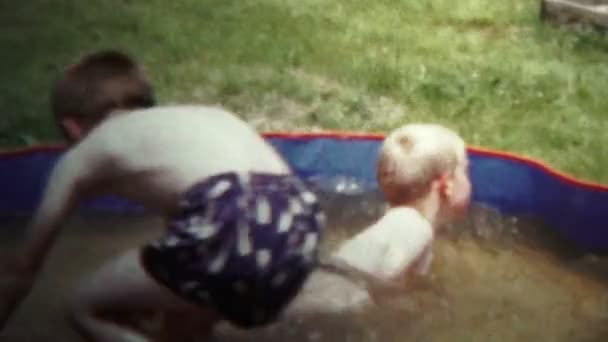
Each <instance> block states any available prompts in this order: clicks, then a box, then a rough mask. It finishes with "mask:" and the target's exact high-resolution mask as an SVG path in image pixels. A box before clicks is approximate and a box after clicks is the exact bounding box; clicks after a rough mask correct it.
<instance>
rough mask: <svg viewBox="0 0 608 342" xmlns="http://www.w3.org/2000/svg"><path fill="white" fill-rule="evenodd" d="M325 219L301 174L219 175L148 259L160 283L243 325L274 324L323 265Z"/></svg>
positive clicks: (185, 207) (193, 198) (185, 203)
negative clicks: (320, 262) (321, 242)
mask: <svg viewBox="0 0 608 342" xmlns="http://www.w3.org/2000/svg"><path fill="white" fill-rule="evenodd" d="M324 219H325V218H324V214H323V212H322V210H321V208H320V206H319V203H318V201H317V198H316V196H315V195H314V194H313V193H312V192H311V191H310V190H309V189H308V187H307V186H306V185H305V184H304V183H303V182H302V180H300V179H299V178H298V177H296V176H293V175H270V174H259V173H249V174H236V173H226V174H220V175H216V176H213V177H210V178H208V179H206V180H205V181H203V182H201V183H199V184H196V185H195V186H193V187H192V188H191V189H190V190H189V191H188V192H187V193H186V194H185V195H184V196H183V198H182V200H181V201H180V210H179V212H178V213H177V214H176V215H175V216H174V217H172V219H171V221H170V222H169V227H168V229H167V233H166V234H165V235H164V236H163V237H162V238H161V239H159V240H157V241H155V242H153V243H151V244H149V245H147V246H145V247H144V248H143V250H142V255H141V260H142V265H143V267H144V268H145V269H146V271H147V272H148V273H149V274H150V276H152V277H153V278H154V279H156V280H157V281H159V282H160V283H161V284H163V285H164V286H166V287H168V288H169V289H171V290H172V291H173V292H175V293H177V294H178V295H180V296H181V297H182V298H185V299H187V300H189V301H191V302H194V303H197V304H199V305H201V306H203V307H206V308H210V309H213V310H215V311H216V312H217V313H219V314H220V315H221V316H222V318H223V319H226V320H227V321H230V322H231V323H233V324H235V325H237V326H241V327H253V326H258V325H263V324H267V323H270V322H272V321H274V320H276V319H277V318H278V316H279V315H280V314H281V312H282V311H283V309H284V308H285V307H286V306H287V305H288V304H289V303H290V302H291V300H292V299H293V298H294V297H295V296H296V295H297V293H298V292H299V290H300V289H301V287H302V285H303V283H304V282H305V281H306V279H307V277H308V275H309V274H310V272H311V271H312V270H313V268H314V267H315V266H316V263H317V257H318V246H319V240H320V238H321V235H322V230H323V226H324Z"/></svg>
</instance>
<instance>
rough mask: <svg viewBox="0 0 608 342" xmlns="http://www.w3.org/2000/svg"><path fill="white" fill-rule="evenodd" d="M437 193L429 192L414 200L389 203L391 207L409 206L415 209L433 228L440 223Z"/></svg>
mask: <svg viewBox="0 0 608 342" xmlns="http://www.w3.org/2000/svg"><path fill="white" fill-rule="evenodd" d="M437 196H438V195H437V194H435V193H434V192H430V193H429V194H428V195H427V196H425V197H423V198H420V199H417V200H414V201H410V202H407V203H402V204H399V205H391V206H390V207H391V208H397V207H409V208H412V209H414V210H416V211H417V212H418V213H420V215H422V217H424V218H425V219H427V221H429V223H430V224H431V226H433V229H436V226H437V225H439V224H440V222H439V221H440V218H439V216H440V215H439V211H440V208H439V198H437Z"/></svg>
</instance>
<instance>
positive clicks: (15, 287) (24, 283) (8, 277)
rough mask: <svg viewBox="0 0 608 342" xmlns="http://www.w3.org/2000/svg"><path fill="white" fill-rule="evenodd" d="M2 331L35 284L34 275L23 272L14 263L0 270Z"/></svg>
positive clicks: (0, 323) (0, 328) (0, 317)
mask: <svg viewBox="0 0 608 342" xmlns="http://www.w3.org/2000/svg"><path fill="white" fill-rule="evenodd" d="M0 272H1V273H0V331H1V330H2V329H4V326H5V325H6V322H7V321H8V320H9V318H10V317H11V315H12V314H13V312H14V311H15V309H17V307H19V304H20V303H21V301H23V299H24V298H25V297H26V296H27V295H28V294H29V292H30V289H31V288H32V284H33V279H34V277H33V274H30V273H28V272H24V271H21V270H20V268H19V267H17V264H16V263H14V262H11V263H8V264H6V265H3V266H2V267H1V269H0Z"/></svg>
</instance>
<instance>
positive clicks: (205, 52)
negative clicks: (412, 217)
mask: <svg viewBox="0 0 608 342" xmlns="http://www.w3.org/2000/svg"><path fill="white" fill-rule="evenodd" d="M538 6H539V4H538V0H505V1H491V0H463V1H458V2H454V1H451V0H433V1H431V0H416V1H413V0H411V1H396V0H378V1H362V0H351V1H321V0H307V1H296V0H251V1H246V2H243V1H231V0H175V1H171V2H169V1H163V0H147V1H143V0H122V1H118V0H117V1H111V2H110V1H102V0H89V1H86V2H84V1H82V2H76V1H69V0H54V1H48V0H28V1H21V2H14V1H9V0H0V43H1V44H2V63H0V75H2V76H1V78H0V108H1V109H2V112H3V114H2V115H3V118H2V120H0V146H3V147H14V146H24V145H28V144H35V143H40V142H52V141H58V134H57V132H56V130H55V127H53V125H52V123H51V120H50V114H49V110H48V99H47V93H48V88H49V83H50V82H51V80H52V78H53V77H54V76H55V75H56V73H57V72H58V70H59V69H60V68H61V67H62V66H63V65H65V64H67V63H70V62H72V61H73V60H74V59H75V58H77V57H78V56H79V55H81V54H84V53H86V52H89V51H91V50H94V49H99V48H106V47H116V48H121V49H124V50H126V51H128V52H130V53H132V54H133V55H135V56H136V57H137V58H138V59H139V60H140V61H141V62H142V63H143V64H144V66H145V68H146V70H147V71H148V72H149V74H150V75H151V78H152V79H153V81H154V83H155V85H156V87H157V92H158V96H159V99H160V101H161V102H163V103H171V102H197V103H221V104H223V105H225V106H226V107H228V108H230V109H232V110H234V111H236V112H238V113H239V114H241V115H242V116H243V117H245V118H247V119H248V120H249V121H250V122H251V123H253V124H254V125H256V126H257V127H258V128H259V129H261V130H278V129H281V130H290V131H295V130H298V131H299V130H328V129H329V130H356V131H373V132H386V131H388V130H390V129H391V128H393V127H395V126H397V125H400V124H403V123H406V122H410V121H415V120H424V121H435V122H440V123H443V124H446V125H448V126H450V127H453V128H455V129H457V130H459V131H460V132H461V133H462V134H463V136H464V137H465V138H466V139H467V141H468V142H469V143H471V144H475V145H481V146H484V147H488V148H495V149H502V150H508V151H513V152H517V153H521V154H524V155H527V156H531V157H534V158H537V159H542V160H544V161H546V162H548V163H549V164H550V165H552V166H553V167H555V168H557V169H559V170H561V171H565V172H568V173H571V174H573V175H575V176H577V177H579V178H584V179H589V180H593V181H598V182H603V183H608V172H605V167H606V166H608V147H607V146H608V134H605V132H607V131H608V117H607V116H606V115H607V114H606V110H607V109H608V96H607V95H608V90H607V89H608V87H607V83H608V68H606V60H607V57H608V56H607V55H608V38H606V37H604V36H602V35H600V34H597V33H592V32H587V33H576V32H572V31H567V30H563V29H559V28H556V27H552V26H547V25H543V24H541V23H539V20H538Z"/></svg>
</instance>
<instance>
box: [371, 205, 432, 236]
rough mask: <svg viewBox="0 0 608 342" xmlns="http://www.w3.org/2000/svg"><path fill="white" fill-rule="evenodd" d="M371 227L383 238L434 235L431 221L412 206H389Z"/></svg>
mask: <svg viewBox="0 0 608 342" xmlns="http://www.w3.org/2000/svg"><path fill="white" fill-rule="evenodd" d="M371 229H373V230H374V232H376V234H377V235H379V236H382V237H383V238H387V237H389V236H395V237H396V236H412V235H422V236H424V237H426V236H428V237H429V238H431V237H432V235H433V228H432V226H431V224H430V222H429V221H428V220H427V219H426V218H425V217H424V216H422V215H421V214H420V212H418V211H417V210H416V209H414V208H411V207H393V208H389V209H388V210H387V211H386V212H385V213H384V215H383V216H382V217H381V218H380V219H379V220H378V221H377V222H376V223H375V224H374V225H373V226H372V227H371Z"/></svg>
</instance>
